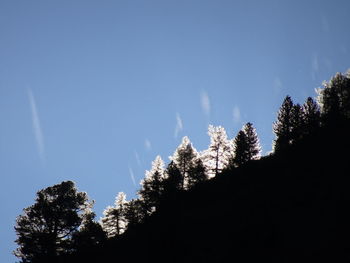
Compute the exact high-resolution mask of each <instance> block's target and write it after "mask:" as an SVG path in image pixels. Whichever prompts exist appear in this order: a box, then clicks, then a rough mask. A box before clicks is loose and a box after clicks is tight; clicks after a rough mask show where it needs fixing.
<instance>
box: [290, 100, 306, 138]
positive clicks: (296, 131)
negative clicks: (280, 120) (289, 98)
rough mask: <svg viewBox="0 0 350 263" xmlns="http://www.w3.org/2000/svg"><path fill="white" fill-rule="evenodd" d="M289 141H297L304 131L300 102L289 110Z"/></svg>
mask: <svg viewBox="0 0 350 263" xmlns="http://www.w3.org/2000/svg"><path fill="white" fill-rule="evenodd" d="M290 123H291V143H295V142H296V141H299V140H300V139H301V138H302V137H303V134H304V133H305V121H304V112H303V109H302V107H301V106H300V104H295V105H293V107H292V111H291V121H290Z"/></svg>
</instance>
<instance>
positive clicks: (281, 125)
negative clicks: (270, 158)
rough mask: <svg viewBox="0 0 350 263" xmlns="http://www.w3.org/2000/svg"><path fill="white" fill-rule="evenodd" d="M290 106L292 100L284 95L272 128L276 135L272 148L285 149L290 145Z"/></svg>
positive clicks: (276, 149) (291, 105) (291, 106)
mask: <svg viewBox="0 0 350 263" xmlns="http://www.w3.org/2000/svg"><path fill="white" fill-rule="evenodd" d="M292 108H293V101H292V99H291V97H290V96H286V98H285V99H284V101H283V103H282V106H281V107H280V109H279V112H278V116H277V121H276V122H275V123H274V125H273V130H274V132H275V135H276V139H275V141H274V150H275V151H276V152H277V151H279V150H283V149H285V148H286V147H287V146H288V145H290V143H291V140H292V123H291V121H292Z"/></svg>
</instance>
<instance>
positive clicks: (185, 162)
mask: <svg viewBox="0 0 350 263" xmlns="http://www.w3.org/2000/svg"><path fill="white" fill-rule="evenodd" d="M197 156H198V153H197V151H196V149H195V148H193V146H192V143H191V142H190V140H189V138H188V137H187V136H185V137H183V138H182V142H181V144H180V145H179V146H178V147H177V149H176V150H175V152H174V155H173V156H172V157H171V159H172V160H173V161H174V163H175V164H176V166H177V167H178V169H179V170H180V172H181V175H182V184H181V188H182V189H185V188H186V184H187V180H188V178H187V177H188V172H189V170H190V169H191V168H192V167H193V165H194V160H195V158H197Z"/></svg>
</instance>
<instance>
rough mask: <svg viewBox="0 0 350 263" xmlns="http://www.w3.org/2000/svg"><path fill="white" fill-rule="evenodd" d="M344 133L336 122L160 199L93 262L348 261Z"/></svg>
mask: <svg viewBox="0 0 350 263" xmlns="http://www.w3.org/2000/svg"><path fill="white" fill-rule="evenodd" d="M349 134H350V129H349V125H348V124H347V125H345V124H342V125H340V124H339V123H338V125H337V127H332V128H328V129H326V128H323V129H321V130H319V132H318V133H317V134H316V135H313V136H312V137H308V138H304V139H303V140H301V141H300V142H299V143H297V144H295V145H293V146H291V147H290V148H289V149H286V150H285V151H284V152H280V153H279V154H278V155H272V156H269V157H264V158H262V159H261V160H259V161H251V162H249V163H247V164H246V165H243V166H242V167H240V168H237V169H233V170H231V171H226V172H225V173H223V174H221V175H219V176H218V177H217V178H214V179H212V180H209V181H207V182H204V183H201V184H199V185H197V186H196V187H195V188H193V189H192V190H191V191H188V192H185V193H183V194H182V195H180V196H178V197H177V198H176V200H173V202H166V203H163V205H162V206H161V207H160V208H159V210H158V211H157V212H156V213H155V214H154V215H152V216H151V217H150V218H148V219H147V220H146V222H145V223H144V224H142V225H139V226H136V227H134V228H130V229H129V230H128V231H127V232H126V233H125V234H124V235H122V236H121V237H119V238H118V239H115V240H110V241H109V242H108V244H106V245H105V246H104V247H103V248H102V251H100V252H99V253H98V254H95V255H94V256H96V259H98V260H97V261H98V262H120V261H124V260H126V261H128V262H235V261H236V262H256V261H262V260H265V261H266V262H348V261H349V260H350V239H349V236H350V225H349V224H350V223H349V222H350V216H349V215H350V214H349V212H348V210H349V204H350V191H349V187H350V174H349V168H350V158H349V154H348V151H349V148H350V138H349ZM90 259H92V258H91V257H90ZM102 259H103V260H102ZM97 261H96V262H97Z"/></svg>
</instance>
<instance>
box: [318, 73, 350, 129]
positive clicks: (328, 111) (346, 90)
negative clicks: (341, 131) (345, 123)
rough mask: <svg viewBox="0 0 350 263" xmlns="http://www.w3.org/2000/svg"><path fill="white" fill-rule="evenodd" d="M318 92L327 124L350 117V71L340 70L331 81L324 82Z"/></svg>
mask: <svg viewBox="0 0 350 263" xmlns="http://www.w3.org/2000/svg"><path fill="white" fill-rule="evenodd" d="M318 92H319V96H318V102H319V104H320V106H321V112H322V115H323V122H324V123H325V124H326V125H327V124H329V125H332V124H333V123H335V122H337V121H338V120H341V119H349V118H350V71H348V72H347V73H346V74H342V73H339V72H338V73H337V74H336V75H335V76H334V77H332V78H331V80H330V81H329V82H323V89H319V90H318Z"/></svg>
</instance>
